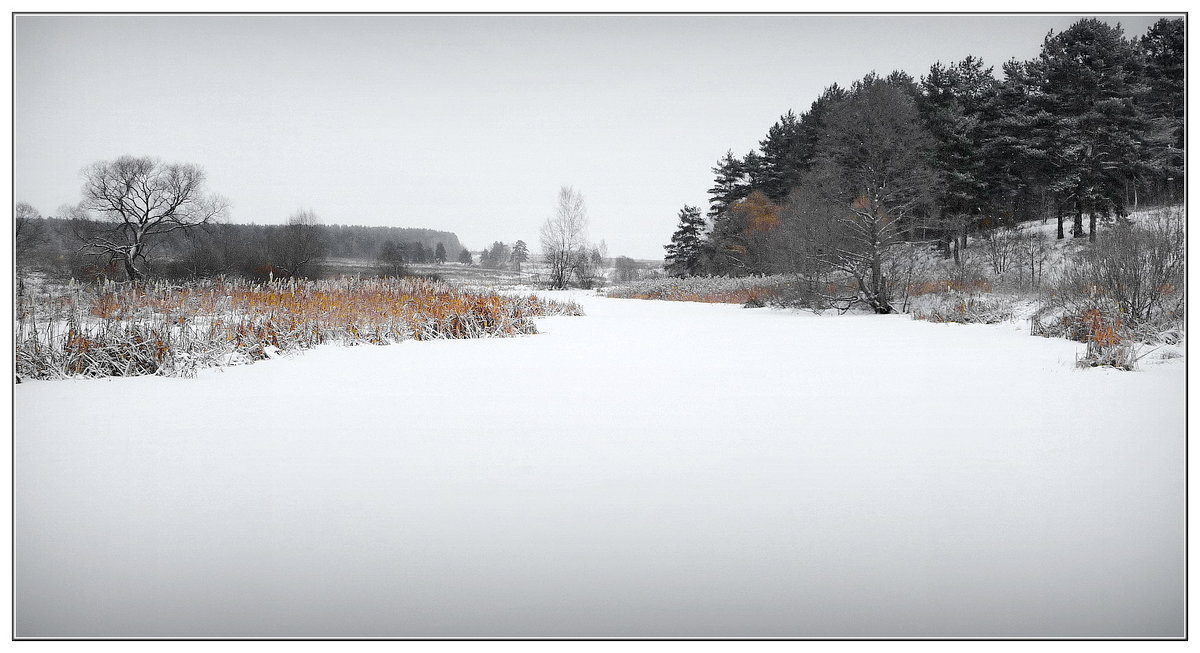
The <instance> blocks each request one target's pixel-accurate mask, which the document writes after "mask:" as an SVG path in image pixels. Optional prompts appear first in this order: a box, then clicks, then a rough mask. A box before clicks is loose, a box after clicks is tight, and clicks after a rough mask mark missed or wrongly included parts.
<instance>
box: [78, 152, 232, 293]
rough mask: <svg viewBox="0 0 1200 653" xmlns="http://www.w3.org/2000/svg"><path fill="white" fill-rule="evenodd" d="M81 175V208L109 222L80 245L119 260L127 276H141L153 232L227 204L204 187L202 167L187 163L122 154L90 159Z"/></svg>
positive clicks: (193, 221) (215, 214)
mask: <svg viewBox="0 0 1200 653" xmlns="http://www.w3.org/2000/svg"><path fill="white" fill-rule="evenodd" d="M84 179H85V181H84V185H83V198H84V199H83V204H82V207H83V209H85V210H87V211H91V212H95V213H98V214H100V216H101V217H102V218H104V220H105V221H107V222H109V223H111V227H110V228H108V229H104V230H102V231H100V232H99V233H96V234H93V235H91V236H90V237H89V238H88V240H87V242H86V244H85V245H84V250H86V251H89V252H91V253H94V254H97V255H101V256H108V257H109V260H111V261H115V262H120V263H121V264H122V265H123V266H124V268H125V274H126V277H127V278H128V279H129V280H130V281H136V280H139V279H141V278H143V277H144V276H145V272H144V271H143V270H144V269H145V264H146V263H147V260H148V259H147V252H146V248H147V246H148V245H149V244H150V243H151V242H152V241H153V239H154V237H156V236H159V235H162V234H165V233H168V232H171V231H175V230H177V229H190V228H192V227H196V226H197V225H202V224H206V223H208V222H210V221H213V220H216V219H217V218H219V217H220V216H221V215H223V214H224V212H225V209H226V206H227V204H226V202H225V200H224V199H223V198H221V197H219V196H216V195H209V194H208V193H207V192H206V190H205V187H204V182H205V179H204V171H203V170H202V169H200V168H199V167H198V166H195V165H192V164H186V163H170V164H167V163H163V162H161V161H159V160H158V159H154V158H151V157H134V156H122V157H120V158H118V159H116V160H114V161H100V162H97V163H95V164H92V166H91V167H89V168H87V169H86V170H85V171H84ZM139 264H140V265H142V266H143V269H138V265H139Z"/></svg>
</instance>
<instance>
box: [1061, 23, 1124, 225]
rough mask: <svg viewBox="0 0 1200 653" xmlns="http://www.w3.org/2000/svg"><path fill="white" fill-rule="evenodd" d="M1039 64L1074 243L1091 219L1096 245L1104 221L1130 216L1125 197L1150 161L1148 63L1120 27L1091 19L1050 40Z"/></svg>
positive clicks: (1076, 24)
mask: <svg viewBox="0 0 1200 653" xmlns="http://www.w3.org/2000/svg"><path fill="white" fill-rule="evenodd" d="M1039 61H1040V63H1041V66H1042V68H1041V70H1042V72H1043V73H1044V76H1043V77H1042V78H1041V80H1039V81H1040V82H1041V86H1040V88H1039V89H1038V90H1039V91H1040V92H1041V93H1042V94H1043V96H1044V97H1045V103H1046V105H1047V110H1048V112H1049V113H1050V115H1051V116H1053V121H1054V122H1053V131H1054V140H1055V146H1056V147H1057V148H1058V149H1059V151H1060V152H1061V156H1060V159H1059V165H1060V166H1061V170H1060V173H1061V174H1060V178H1061V179H1062V180H1064V181H1065V182H1066V185H1067V187H1068V189H1069V191H1070V192H1071V195H1072V196H1073V205H1074V217H1075V220H1074V228H1073V229H1072V235H1074V236H1076V237H1078V236H1081V235H1083V234H1082V232H1083V228H1082V219H1083V213H1085V212H1086V213H1089V214H1090V215H1091V229H1090V231H1089V236H1090V238H1091V239H1092V240H1094V239H1095V230H1096V216H1097V215H1104V216H1108V215H1112V214H1114V213H1115V214H1116V215H1119V216H1123V215H1126V214H1127V211H1126V208H1125V205H1126V197H1125V195H1126V190H1127V189H1128V188H1129V186H1130V182H1131V181H1132V180H1133V179H1134V177H1135V175H1136V171H1137V169H1138V167H1139V163H1140V160H1141V158H1142V156H1143V153H1142V151H1141V139H1142V136H1143V134H1144V132H1145V129H1146V116H1145V113H1144V112H1143V111H1142V110H1141V108H1140V107H1139V105H1138V103H1139V101H1140V100H1141V97H1142V96H1143V95H1144V87H1142V86H1140V85H1139V81H1140V80H1141V78H1142V59H1141V57H1140V56H1139V54H1138V52H1137V50H1136V49H1135V47H1134V45H1133V44H1132V43H1131V42H1129V41H1127V40H1126V39H1125V37H1124V34H1123V32H1122V31H1121V28H1120V27H1119V26H1118V27H1112V26H1110V25H1108V24H1107V23H1104V22H1102V21H1099V20H1097V19H1094V18H1085V19H1083V20H1080V21H1078V22H1077V23H1075V24H1074V25H1072V26H1071V27H1069V28H1068V29H1067V30H1066V31H1064V32H1062V33H1060V34H1051V35H1049V36H1047V37H1046V40H1045V41H1044V42H1043V44H1042V52H1041V55H1040V57H1039Z"/></svg>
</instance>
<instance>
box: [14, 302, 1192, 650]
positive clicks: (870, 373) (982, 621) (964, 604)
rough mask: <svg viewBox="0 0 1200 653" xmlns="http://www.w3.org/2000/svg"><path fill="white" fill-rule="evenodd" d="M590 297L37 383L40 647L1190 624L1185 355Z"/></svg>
mask: <svg viewBox="0 0 1200 653" xmlns="http://www.w3.org/2000/svg"><path fill="white" fill-rule="evenodd" d="M574 298H575V299H577V300H578V301H580V302H581V303H582V304H583V305H584V307H585V309H586V310H587V311H588V317H582V318H580V317H554V318H543V319H541V320H539V326H540V328H541V330H542V331H543V333H542V334H540V335H537V336H528V337H521V338H512V339H493V340H459V341H435V342H406V343H403V344H400V345H393V346H390V347H355V348H337V347H326V348H321V349H318V350H315V351H312V352H309V353H306V354H303V355H299V356H294V357H287V358H283V359H279V360H273V361H267V362H263V363H259V364H255V365H252V366H245V367H239V368H230V369H225V370H207V371H204V372H201V374H200V376H199V377H198V378H196V379H190V380H189V379H164V378H149V377H143V378H125V379H107V380H87V381H43V382H28V383H24V384H21V385H19V386H17V387H16V388H15V399H14V401H15V406H14V410H15V433H14V456H15V460H14V467H15V479H14V492H15V497H14V504H15V506H14V507H15V515H14V527H15V541H14V546H15V620H16V625H15V628H16V634H17V636H19V637H37V636H48V637H59V636H87V637H97V636H152V637H162V636H178V637H213V636H222V637H249V636H269V637H278V636H297V637H326V636H328V637H343V636H354V637H369V636H383V637H441V636H457V637H470V636H482V637H529V636H544V637H659V636H661V637H847V636H849V637H868V636H885V637H897V636H899V637H905V636H911V637H928V636H941V637H963V636H977V637H997V636H1000V637H1003V636H1021V637H1057V636H1061V637H1122V636H1127V637H1157V636H1168V637H1171V636H1174V637H1177V636H1182V635H1183V634H1184V624H1185V621H1184V620H1185V605H1184V603H1185V561H1186V558H1185V555H1186V551H1185V474H1186V468H1185V464H1186V460H1185V435H1186V433H1185V424H1184V408H1185V388H1184V368H1185V365H1184V362H1183V360H1181V359H1176V360H1171V361H1166V362H1156V363H1154V364H1151V365H1147V366H1145V368H1144V369H1143V370H1142V371H1139V372H1133V373H1129V372H1118V371H1112V370H1103V369H1089V370H1080V369H1076V368H1075V367H1074V358H1075V355H1076V354H1077V353H1078V352H1080V351H1081V348H1082V345H1079V344H1076V343H1072V342H1068V341H1063V340H1050V339H1041V338H1034V337H1030V336H1029V335H1028V334H1027V332H1025V331H1023V330H1021V329H1020V328H1019V327H1018V326H1017V325H1014V324H1007V325H1002V326H962V325H947V324H929V323H925V322H919V321H913V320H910V319H909V318H907V317H904V316H869V315H846V316H833V315H827V316H815V315H811V314H805V313H798V312H789V311H779V310H771V309H756V310H748V309H742V308H739V307H736V306H730V305H708V304H693V303H682V302H653V301H639V300H620V299H607V298H600V297H594V296H591V295H583V294H580V295H577V296H575V297H574Z"/></svg>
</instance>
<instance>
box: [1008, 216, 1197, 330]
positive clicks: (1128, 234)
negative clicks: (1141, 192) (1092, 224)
mask: <svg viewBox="0 0 1200 653" xmlns="http://www.w3.org/2000/svg"><path fill="white" fill-rule="evenodd" d="M1184 247H1185V228H1184V224H1183V214H1182V210H1181V209H1178V208H1174V209H1164V210H1161V211H1156V212H1154V213H1152V214H1150V215H1149V216H1147V217H1145V218H1144V219H1142V220H1140V221H1139V222H1137V223H1132V222H1128V221H1126V222H1120V223H1118V224H1116V225H1114V226H1113V227H1112V229H1111V230H1109V231H1108V232H1107V233H1104V234H1101V235H1100V238H1099V239H1098V240H1097V241H1096V243H1095V244H1094V245H1092V246H1091V247H1088V248H1086V249H1081V250H1080V251H1078V252H1076V253H1075V254H1074V255H1072V256H1071V257H1070V258H1069V259H1068V260H1067V261H1066V262H1065V264H1064V265H1063V267H1062V269H1061V271H1060V273H1059V274H1058V276H1057V278H1056V279H1055V280H1054V282H1053V283H1051V284H1048V285H1047V287H1045V288H1044V289H1043V292H1042V295H1041V298H1040V303H1041V308H1040V309H1039V311H1038V312H1037V313H1036V314H1035V315H1034V318H1033V324H1032V325H1031V328H1032V330H1033V332H1034V333H1035V334H1038V335H1045V336H1059V337H1067V338H1071V339H1074V340H1079V341H1081V342H1086V341H1088V339H1089V338H1092V337H1093V334H1092V333H1091V331H1090V326H1089V325H1091V324H1092V323H1093V322H1094V321H1095V320H1096V319H1097V318H1096V317H1095V316H1100V318H1102V319H1103V320H1104V321H1106V322H1107V323H1110V324H1112V325H1114V326H1115V328H1117V329H1118V330H1119V333H1120V335H1121V337H1122V338H1123V339H1131V340H1136V341H1139V342H1148V343H1153V342H1163V341H1166V340H1170V339H1171V338H1172V336H1171V334H1172V333H1178V332H1179V331H1180V330H1181V329H1182V326H1183V320H1184V310H1185V303H1184V302H1185V296H1184V289H1185V284H1186V279H1185V276H1184V272H1185V270H1184V263H1185V260H1184V253H1185V251H1184Z"/></svg>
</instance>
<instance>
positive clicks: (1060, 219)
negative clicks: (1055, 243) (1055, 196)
mask: <svg viewBox="0 0 1200 653" xmlns="http://www.w3.org/2000/svg"><path fill="white" fill-rule="evenodd" d="M1054 208H1055V209H1057V210H1058V239H1059V240H1062V239H1063V238H1066V237H1067V236H1066V234H1065V233H1063V208H1062V204H1060V203H1058V202H1055V203H1054Z"/></svg>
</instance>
